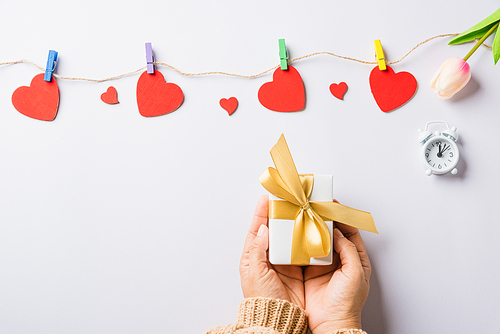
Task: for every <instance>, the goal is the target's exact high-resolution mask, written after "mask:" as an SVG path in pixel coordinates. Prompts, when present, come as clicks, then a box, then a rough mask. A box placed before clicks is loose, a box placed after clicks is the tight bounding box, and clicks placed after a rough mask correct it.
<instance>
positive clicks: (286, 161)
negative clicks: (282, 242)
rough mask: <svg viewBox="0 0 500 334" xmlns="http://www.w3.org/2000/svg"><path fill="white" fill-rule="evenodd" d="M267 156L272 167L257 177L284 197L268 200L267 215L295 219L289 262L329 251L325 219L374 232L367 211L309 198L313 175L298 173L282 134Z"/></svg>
mask: <svg viewBox="0 0 500 334" xmlns="http://www.w3.org/2000/svg"><path fill="white" fill-rule="evenodd" d="M271 157H272V158H273V162H274V165H275V166H276V169H274V168H268V169H267V170H266V171H264V173H262V175H261V176H260V178H259V180H260V182H261V184H262V185H263V186H264V188H266V190H267V191H269V192H270V193H271V194H273V195H274V196H276V197H278V198H281V199H283V200H284V201H273V200H271V201H269V218H272V219H294V220H295V223H294V228H293V236H292V255H291V264H296V265H308V264H309V261H310V258H311V257H324V256H327V255H328V254H330V251H331V248H332V245H331V242H330V240H331V238H330V231H329V229H328V226H327V225H326V223H325V220H327V221H330V220H333V221H336V222H339V223H343V224H346V225H350V226H353V227H356V228H360V229H363V230H366V231H370V232H374V233H378V232H377V228H376V227H375V223H374V222H373V217H372V215H371V214H370V213H369V212H364V211H360V210H356V209H353V208H350V207H347V206H345V205H341V204H339V203H334V202H321V201H309V197H310V196H311V193H312V189H313V185H314V176H313V175H311V174H307V175H299V174H298V172H297V169H296V167H295V163H294V162H293V159H292V155H291V154H290V150H289V149H288V145H287V144H286V140H285V137H284V136H283V135H281V137H280V139H279V140H278V143H276V145H275V146H274V147H273V148H272V149H271Z"/></svg>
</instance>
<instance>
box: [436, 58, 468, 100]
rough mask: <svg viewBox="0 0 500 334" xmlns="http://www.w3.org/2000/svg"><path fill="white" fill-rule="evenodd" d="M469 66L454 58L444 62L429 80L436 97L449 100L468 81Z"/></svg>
mask: <svg viewBox="0 0 500 334" xmlns="http://www.w3.org/2000/svg"><path fill="white" fill-rule="evenodd" d="M470 77H471V74H470V66H469V64H467V62H466V61H464V60H462V59H460V58H458V57H455V58H450V59H448V60H446V61H445V62H444V63H443V65H441V67H440V68H439V70H438V71H437V72H436V74H435V75H434V78H432V80H431V88H434V92H435V93H436V94H437V96H438V97H440V98H442V99H443V100H445V99H449V98H450V97H452V96H453V95H455V94H456V93H457V92H458V91H459V90H461V89H462V88H463V87H464V86H465V85H466V84H467V83H468V82H469V80H470Z"/></svg>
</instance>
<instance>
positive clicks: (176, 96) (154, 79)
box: [137, 70, 184, 117]
mask: <svg viewBox="0 0 500 334" xmlns="http://www.w3.org/2000/svg"><path fill="white" fill-rule="evenodd" d="M183 101H184V94H183V93H182V89H181V88H180V87H179V86H177V85H176V84H174V83H165V79H164V78H163V74H161V72H160V71H158V70H156V71H155V73H154V74H148V72H147V71H145V72H144V73H142V74H141V76H140V78H139V81H137V106H138V107H139V113H140V114H141V115H142V116H144V117H153V116H160V115H165V114H168V113H170V112H172V111H174V110H175V109H177V108H179V106H180V105H181V104H182V102H183Z"/></svg>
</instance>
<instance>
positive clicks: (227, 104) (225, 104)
mask: <svg viewBox="0 0 500 334" xmlns="http://www.w3.org/2000/svg"><path fill="white" fill-rule="evenodd" d="M219 104H220V106H221V107H222V108H223V109H225V110H226V111H227V113H228V114H229V116H231V115H232V114H233V113H234V111H235V110H236V108H237V107H238V99H236V98H235V97H230V98H229V99H221V100H220V101H219Z"/></svg>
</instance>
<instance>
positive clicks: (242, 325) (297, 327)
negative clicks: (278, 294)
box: [205, 297, 307, 334]
mask: <svg viewBox="0 0 500 334" xmlns="http://www.w3.org/2000/svg"><path fill="white" fill-rule="evenodd" d="M306 331H307V317H306V312H305V311H304V310H302V309H301V308H300V307H298V306H295V305H294V304H292V303H290V302H288V301H285V300H278V299H272V298H260V297H258V298H247V299H244V300H243V301H241V302H240V305H239V310H238V321H237V322H236V323H234V324H230V325H227V326H219V327H215V328H212V329H210V330H209V331H208V332H206V333H205V334H250V333H252V334H305V333H306Z"/></svg>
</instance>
